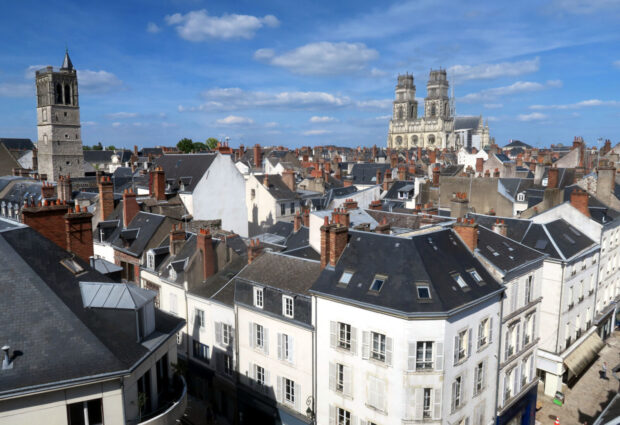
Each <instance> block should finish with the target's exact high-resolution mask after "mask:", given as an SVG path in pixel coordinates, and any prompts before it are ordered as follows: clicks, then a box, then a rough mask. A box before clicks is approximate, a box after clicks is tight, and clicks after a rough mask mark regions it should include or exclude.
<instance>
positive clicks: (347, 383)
mask: <svg viewBox="0 0 620 425" xmlns="http://www.w3.org/2000/svg"><path fill="white" fill-rule="evenodd" d="M343 372H344V395H346V396H348V397H351V396H352V395H353V383H352V382H351V368H350V367H349V366H344V368H343Z"/></svg>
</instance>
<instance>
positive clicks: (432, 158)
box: [428, 149, 437, 164]
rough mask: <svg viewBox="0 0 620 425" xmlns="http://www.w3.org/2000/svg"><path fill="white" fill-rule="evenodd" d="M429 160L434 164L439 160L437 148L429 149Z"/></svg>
mask: <svg viewBox="0 0 620 425" xmlns="http://www.w3.org/2000/svg"><path fill="white" fill-rule="evenodd" d="M428 162H429V163H431V164H434V163H435V162H437V152H435V149H433V150H431V151H429V153H428Z"/></svg>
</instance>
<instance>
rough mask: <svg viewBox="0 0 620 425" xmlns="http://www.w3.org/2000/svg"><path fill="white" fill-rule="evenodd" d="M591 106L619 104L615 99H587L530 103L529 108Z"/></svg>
mask: <svg viewBox="0 0 620 425" xmlns="http://www.w3.org/2000/svg"><path fill="white" fill-rule="evenodd" d="M593 106H620V102H619V101H617V100H600V99H589V100H582V101H581V102H576V103H567V104H564V105H532V106H530V109H580V108H590V107H593Z"/></svg>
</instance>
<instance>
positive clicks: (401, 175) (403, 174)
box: [398, 167, 407, 181]
mask: <svg viewBox="0 0 620 425" xmlns="http://www.w3.org/2000/svg"><path fill="white" fill-rule="evenodd" d="M398 180H400V181H404V180H407V168H405V167H398Z"/></svg>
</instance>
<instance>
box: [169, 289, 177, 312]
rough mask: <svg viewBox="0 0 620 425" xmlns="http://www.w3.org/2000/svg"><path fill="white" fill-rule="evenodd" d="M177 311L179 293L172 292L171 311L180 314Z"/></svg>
mask: <svg viewBox="0 0 620 425" xmlns="http://www.w3.org/2000/svg"><path fill="white" fill-rule="evenodd" d="M177 311H178V310H177V294H173V293H170V313H172V314H174V315H178V313H177Z"/></svg>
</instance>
